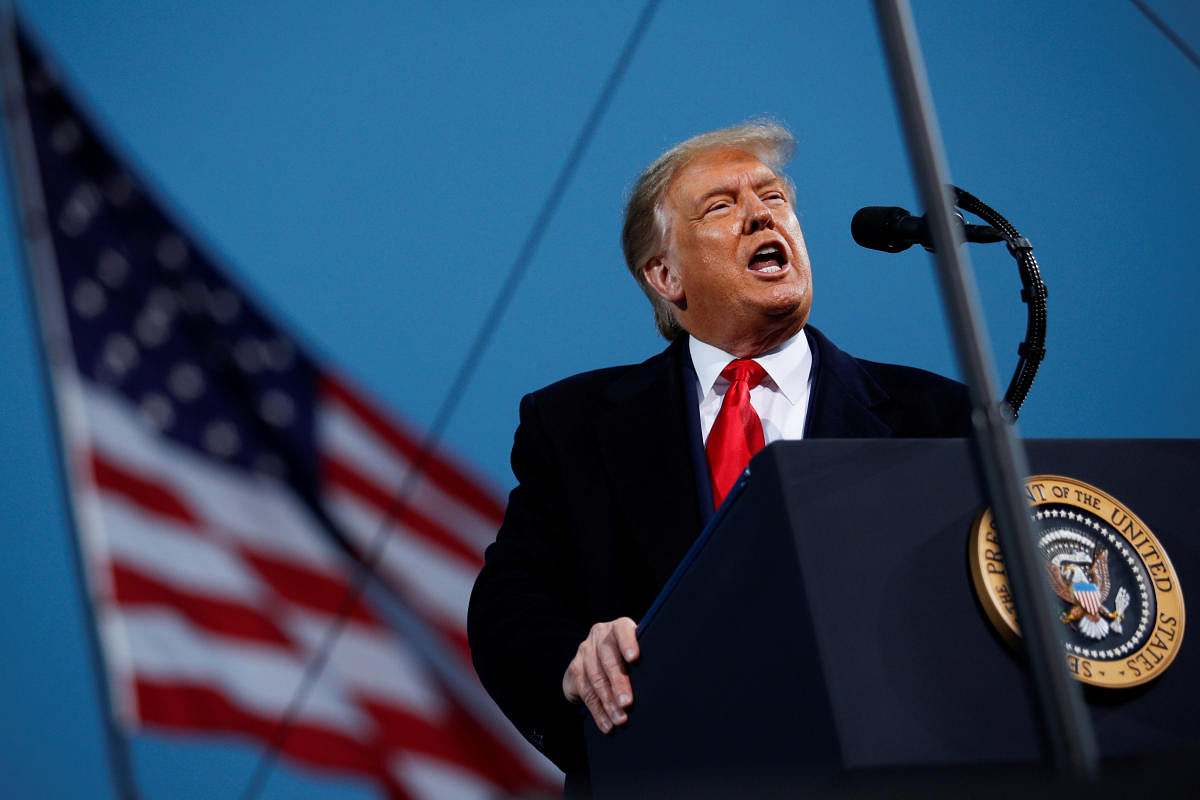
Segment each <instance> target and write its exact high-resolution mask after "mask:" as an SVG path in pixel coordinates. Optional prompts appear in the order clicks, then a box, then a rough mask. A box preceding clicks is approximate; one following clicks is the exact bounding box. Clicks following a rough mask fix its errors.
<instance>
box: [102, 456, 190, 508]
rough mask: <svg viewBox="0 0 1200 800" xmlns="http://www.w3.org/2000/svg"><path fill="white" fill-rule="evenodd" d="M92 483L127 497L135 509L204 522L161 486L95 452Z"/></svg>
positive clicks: (182, 501)
mask: <svg viewBox="0 0 1200 800" xmlns="http://www.w3.org/2000/svg"><path fill="white" fill-rule="evenodd" d="M90 461H91V466H92V480H94V481H95V482H96V485H97V486H98V487H100V488H101V489H107V490H109V491H111V492H115V493H116V494H119V495H121V496H122V497H126V498H128V499H129V500H131V501H132V502H133V503H134V504H135V505H137V506H139V507H141V508H143V509H145V510H147V511H152V512H154V513H156V514H161V515H162V516H164V517H171V518H173V519H177V520H180V521H181V522H186V523H188V524H190V525H193V526H194V525H199V524H200V518H199V517H198V516H197V515H196V513H195V512H194V511H192V509H191V508H190V507H189V506H188V504H187V503H186V502H184V500H183V499H182V498H180V497H179V496H178V495H176V494H175V493H174V492H172V491H171V490H170V489H168V488H167V487H165V486H163V485H162V484H161V483H157V482H154V481H151V480H149V479H147V478H144V477H142V476H140V475H134V474H133V473H132V472H129V471H128V470H126V469H123V468H121V467H119V466H117V465H116V464H115V463H114V462H112V461H109V460H108V459H107V458H105V457H104V456H103V455H102V454H101V453H99V452H98V451H95V450H93V451H91V453H90Z"/></svg>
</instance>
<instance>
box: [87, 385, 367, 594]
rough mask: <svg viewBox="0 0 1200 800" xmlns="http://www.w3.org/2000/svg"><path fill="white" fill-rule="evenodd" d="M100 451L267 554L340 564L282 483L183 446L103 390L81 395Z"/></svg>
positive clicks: (325, 566)
mask: <svg viewBox="0 0 1200 800" xmlns="http://www.w3.org/2000/svg"><path fill="white" fill-rule="evenodd" d="M86 398H87V411H88V415H89V417H90V419H91V421H92V427H93V434H94V436H95V439H96V446H97V450H99V451H100V452H101V453H103V454H105V455H106V456H108V457H110V458H112V460H113V461H115V462H117V463H120V464H122V466H124V467H125V468H126V469H129V470H131V471H133V472H137V473H140V474H142V475H145V476H146V477H148V478H149V479H162V476H181V477H179V478H178V479H171V480H170V486H171V489H172V490H173V491H174V492H175V493H176V494H177V495H179V496H180V497H181V498H182V499H183V500H184V502H186V503H187V504H188V505H189V506H190V507H191V508H192V510H193V511H194V512H195V513H196V514H197V516H199V517H201V518H203V519H205V520H206V521H208V523H209V524H211V525H213V526H215V527H219V528H221V529H222V530H223V532H225V533H227V534H229V535H231V536H236V537H237V539H238V540H239V541H240V542H241V543H242V544H244V545H246V546H247V547H249V548H252V549H254V550H256V551H258V552H261V553H263V554H264V555H271V556H277V557H281V558H283V559H285V560H288V561H293V562H298V563H299V564H302V565H303V566H305V567H306V568H308V569H313V570H315V571H318V572H324V573H328V572H329V571H330V565H331V564H341V563H344V562H345V558H344V556H343V555H342V554H341V553H340V552H339V551H337V550H336V549H335V548H334V546H333V545H331V544H330V543H329V541H328V539H327V537H326V534H325V533H324V532H323V531H322V530H321V529H320V528H319V527H318V524H317V523H316V522H314V521H313V519H312V517H311V516H310V514H309V512H308V510H307V509H305V508H304V507H303V506H302V505H301V504H300V503H299V501H298V500H296V499H295V497H294V495H293V494H292V491H291V490H290V489H289V488H287V487H286V485H284V484H281V483H279V482H278V481H276V480H274V479H272V478H269V477H267V476H265V475H261V474H257V473H250V472H247V471H244V470H239V469H236V468H232V467H224V466H220V465H218V464H216V463H214V462H212V461H211V460H209V459H206V458H204V457H202V456H200V455H197V454H195V453H193V452H192V451H190V450H189V449H188V448H186V447H183V446H181V445H176V444H174V443H173V442H171V441H170V440H167V439H164V438H161V437H158V436H154V435H153V434H151V433H149V432H147V431H146V430H145V429H144V428H143V427H142V426H141V425H140V424H139V423H138V421H137V419H136V416H135V412H134V411H133V410H132V409H130V408H129V406H128V405H127V404H126V403H125V402H124V401H122V400H121V399H120V398H119V397H117V396H114V395H113V394H111V393H110V392H108V391H105V390H104V389H101V388H93V389H92V390H91V391H89V392H87V393H86Z"/></svg>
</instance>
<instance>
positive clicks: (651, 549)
mask: <svg viewBox="0 0 1200 800" xmlns="http://www.w3.org/2000/svg"><path fill="white" fill-rule="evenodd" d="M687 352H688V351H687V337H680V338H679V339H677V340H676V341H675V342H674V343H672V345H671V346H670V347H668V348H667V350H666V351H665V352H663V353H660V354H659V355H657V356H655V357H654V358H651V359H649V360H648V361H645V362H643V363H642V364H639V365H638V366H637V367H635V368H633V369H632V370H630V371H629V373H628V374H626V375H624V376H622V378H621V380H619V381H617V382H616V383H614V384H613V385H611V386H610V387H608V390H607V392H606V400H607V401H608V411H607V413H605V414H602V415H600V416H598V417H597V419H596V421H595V425H596V433H597V438H598V441H599V442H600V449H601V457H602V459H603V461H604V465H605V468H606V471H607V474H608V475H609V476H611V480H612V482H613V492H614V494H615V496H616V499H617V504H618V506H619V508H620V509H621V513H622V515H623V516H624V518H625V519H626V521H627V523H628V525H629V530H630V531H631V535H632V537H633V540H634V543H635V545H636V546H637V547H638V549H639V550H641V553H642V556H643V557H644V558H645V559H646V562H647V563H648V564H649V565H650V567H651V569H652V570H653V572H654V576H655V578H656V579H657V580H658V582H659V585H661V584H662V583H665V582H666V580H667V578H669V577H670V576H671V573H672V572H673V571H674V569H675V566H676V565H677V564H678V563H679V560H680V559H681V558H682V557H683V556H684V554H685V553H687V550H688V548H689V547H690V546H691V544H692V542H693V541H694V540H695V538H696V536H697V535H698V534H699V532H700V528H701V525H702V523H701V520H700V512H699V500H698V497H697V489H696V485H695V477H694V476H695V467H694V464H693V463H692V461H693V460H694V456H693V446H692V444H693V443H692V432H691V431H690V430H689V425H688V415H687V414H686V413H685V405H684V397H685V394H684V391H685V389H684V370H683V359H684V358H685V357H687ZM681 458H682V459H684V461H683V463H681V461H680V459H681Z"/></svg>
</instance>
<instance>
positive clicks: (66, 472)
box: [0, 2, 138, 800]
mask: <svg viewBox="0 0 1200 800" xmlns="http://www.w3.org/2000/svg"><path fill="white" fill-rule="evenodd" d="M0 27H2V28H3V30H0V73H2V75H3V84H2V85H3V92H4V96H3V102H4V130H5V134H6V135H5V137H4V139H5V143H6V144H7V147H6V148H5V149H6V150H7V152H8V159H7V164H8V170H7V172H8V178H9V180H8V183H9V190H10V193H11V196H12V197H14V198H15V199H16V204H15V209H14V210H15V212H16V225H17V228H18V229H19V233H20V238H21V240H22V241H23V242H24V246H25V261H26V263H27V264H28V266H29V275H30V280H31V285H32V291H31V292H30V294H31V297H30V307H31V309H32V311H33V315H34V317H35V318H36V320H37V327H38V333H39V339H38V341H39V345H40V350H41V359H40V360H41V362H42V374H43V376H44V377H45V383H46V387H47V393H48V395H49V397H50V398H51V400H52V403H53V408H54V417H55V423H54V425H53V426H52V428H53V432H54V436H55V440H56V445H57V446H56V448H55V451H56V455H57V457H58V467H59V474H60V475H61V476H62V483H61V486H62V491H63V492H64V497H65V503H66V508H67V511H68V518H69V519H70V524H71V529H72V530H71V535H70V536H69V537H68V538H70V539H71V552H72V555H73V559H72V560H73V562H74V566H75V573H76V580H77V584H78V586H79V587H80V592H81V599H82V601H83V604H84V618H85V619H86V620H87V622H86V624H85V626H84V627H85V628H86V630H87V639H88V649H89V651H90V655H91V660H92V664H93V675H94V676H95V679H96V694H97V696H98V697H99V701H100V706H101V712H102V716H103V717H104V740H105V750H106V752H107V755H108V760H109V765H110V770H111V772H112V779H113V787H114V791H115V793H116V796H117V797H118V798H121V800H136V798H137V797H138V793H137V784H136V782H135V780H134V771H133V762H132V759H131V758H130V753H129V742H128V739H127V737H126V735H125V733H124V731H123V730H122V729H121V726H120V725H119V724H118V721H117V717H116V715H115V710H114V709H115V704H114V701H113V697H112V695H111V692H112V686H111V684H110V681H109V678H108V670H107V669H106V667H105V661H104V656H103V653H102V652H101V645H100V633H99V630H98V624H99V621H98V619H97V618H96V614H95V605H94V603H93V598H94V596H95V594H94V591H93V589H92V587H91V584H90V582H89V580H88V576H87V569H86V567H85V565H84V562H83V558H84V554H83V551H82V547H83V545H82V544H81V541H80V539H79V533H80V531H81V530H82V524H83V519H84V516H85V515H86V514H87V509H86V508H84V507H83V506H84V505H85V504H84V503H83V501H81V500H80V498H79V496H78V494H77V493H76V492H75V491H73V487H72V476H71V471H70V469H69V468H68V464H69V459H70V453H69V452H68V450H67V446H68V445H67V443H68V442H69V441H72V440H73V439H72V437H71V435H70V431H69V429H70V428H71V426H75V425H79V424H81V420H82V411H81V408H80V403H79V399H78V389H77V386H76V385H75V381H76V380H77V379H76V378H74V377H72V378H70V379H68V378H66V376H67V375H72V376H73V375H74V353H73V351H72V348H71V343H70V338H69V337H70V333H69V331H68V330H67V323H66V314H65V312H64V309H63V308H62V298H61V295H60V294H59V292H58V279H57V272H58V262H57V259H56V257H55V253H54V244H53V242H52V241H51V239H50V235H49V231H48V229H47V226H48V225H49V224H50V222H49V217H48V215H47V211H46V203H45V197H44V194H43V192H42V182H41V176H40V172H39V169H38V162H37V150H36V146H35V144H34V140H33V131H32V128H31V126H30V122H29V111H28V107H27V105H26V101H25V81H24V78H23V76H22V69H21V60H20V53H19V51H18V45H17V21H16V16H15V14H14V12H13V9H12V5H11V4H10V3H8V2H4V3H0Z"/></svg>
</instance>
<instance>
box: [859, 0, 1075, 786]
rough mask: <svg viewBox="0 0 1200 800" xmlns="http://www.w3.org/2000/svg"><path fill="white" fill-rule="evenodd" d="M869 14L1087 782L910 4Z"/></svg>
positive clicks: (1052, 680)
mask: <svg viewBox="0 0 1200 800" xmlns="http://www.w3.org/2000/svg"><path fill="white" fill-rule="evenodd" d="M875 15H876V18H877V20H878V23H879V31H880V36H881V37H882V39H883V46H884V51H885V55H886V57H887V62H888V71H889V72H890V73H891V78H892V88H893V91H894V92H895V95H896V105H897V108H898V110H899V114H900V121H901V125H902V127H903V128H904V136H905V141H906V143H907V145H908V154H909V159H910V161H911V162H912V166H913V171H914V173H915V174H916V178H917V187H918V190H919V193H920V196H921V202H922V203H923V205H924V208H925V213H926V219H927V220H929V225H930V230H931V233H932V235H933V241H934V246H935V247H936V253H935V263H936V266H937V271H938V279H939V283H940V286H941V292H942V302H943V305H944V306H945V309H946V314H947V315H948V317H949V322H950V330H951V334H952V335H953V338H954V345H955V352H956V355H957V357H958V364H959V369H960V370H962V374H963V376H964V377H965V378H966V381H967V386H968V387H969V390H970V397H971V406H972V413H971V422H972V425H973V427H974V441H975V445H976V461H977V462H978V464H979V468H980V474H981V476H982V478H983V481H984V488H985V494H986V496H987V498H988V500H989V502H990V503H991V507H992V511H993V514H994V515H995V518H996V527H997V529H998V531H999V533H1000V543H1001V546H1002V547H1003V550H1004V560H1005V563H1006V565H1007V569H1008V571H1009V577H1010V578H1011V581H1012V586H1013V594H1014V596H1015V600H1016V603H1017V614H1018V618H1019V619H1020V623H1021V636H1022V640H1023V642H1024V645H1025V652H1026V655H1027V657H1028V662H1029V667H1030V672H1031V674H1032V680H1033V686H1034V692H1035V695H1036V698H1037V701H1038V705H1039V708H1040V710H1041V713H1042V723H1043V727H1044V731H1045V734H1046V740H1047V745H1048V747H1049V751H1050V757H1051V761H1052V763H1053V764H1054V766H1055V767H1056V769H1057V771H1058V772H1059V774H1061V775H1064V776H1069V777H1076V778H1080V777H1081V778H1091V777H1094V776H1095V772H1096V741H1095V734H1094V732H1093V731H1092V728H1091V725H1090V722H1089V720H1088V717H1087V710H1086V708H1085V707H1084V705H1083V699H1082V694H1081V692H1080V689H1079V685H1078V684H1077V683H1075V681H1073V680H1072V679H1071V677H1070V676H1069V675H1068V674H1067V669H1066V665H1065V662H1064V658H1063V652H1064V649H1063V639H1062V631H1061V630H1060V627H1061V626H1059V625H1058V623H1057V622H1056V621H1055V616H1054V613H1053V611H1052V606H1051V599H1050V588H1049V585H1048V584H1047V582H1046V580H1045V579H1044V578H1043V577H1042V574H1043V572H1044V570H1043V569H1042V565H1041V563H1040V562H1041V558H1040V557H1039V555H1038V553H1037V551H1036V548H1035V546H1034V539H1033V531H1032V528H1031V526H1030V520H1029V514H1028V510H1027V506H1026V504H1025V502H1024V499H1023V496H1024V487H1023V485H1022V482H1021V479H1022V476H1025V475H1028V474H1029V469H1028V466H1027V465H1026V462H1025V453H1024V450H1023V448H1022V447H1021V446H1020V445H1019V443H1018V442H1017V440H1016V438H1015V437H1014V436H1013V434H1012V432H1011V430H1010V429H1009V426H1008V424H1007V423H1006V422H1005V419H1004V415H1003V414H1002V413H1001V406H1000V402H999V400H998V398H997V384H996V378H995V373H994V370H993V368H992V364H991V361H990V359H989V356H988V352H989V349H990V348H989V343H988V341H987V334H986V331H985V330H984V327H983V324H982V322H981V320H982V316H981V314H980V311H979V299H978V292H977V290H976V288H975V281H974V277H973V273H972V272H971V268H970V264H969V262H968V260H967V257H966V253H965V250H964V249H963V248H962V244H963V241H962V234H961V231H960V229H959V226H958V225H957V224H955V222H954V219H953V217H952V216H951V211H952V208H953V204H952V201H951V198H950V195H949V191H950V190H949V188H948V187H949V185H950V176H949V169H948V168H947V166H946V159H945V154H944V151H943V149H942V141H941V135H940V133H939V130H938V126H937V118H936V115H935V114H934V109H933V99H932V96H931V93H930V91H929V83H928V80H927V78H926V75H925V65H924V62H923V61H922V59H921V51H920V46H919V44H918V42H917V36H916V30H915V27H914V25H913V20H912V10H911V9H910V7H909V5H908V3H907V2H906V0H875Z"/></svg>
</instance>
